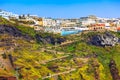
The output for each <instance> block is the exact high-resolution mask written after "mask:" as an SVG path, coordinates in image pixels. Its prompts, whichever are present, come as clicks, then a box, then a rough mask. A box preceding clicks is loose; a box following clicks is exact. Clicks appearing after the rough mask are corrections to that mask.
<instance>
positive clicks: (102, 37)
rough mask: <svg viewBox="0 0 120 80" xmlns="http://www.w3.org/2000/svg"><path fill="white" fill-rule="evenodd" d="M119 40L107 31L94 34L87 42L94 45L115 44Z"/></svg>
mask: <svg viewBox="0 0 120 80" xmlns="http://www.w3.org/2000/svg"><path fill="white" fill-rule="evenodd" d="M118 42H119V38H118V37H116V36H114V35H112V34H111V33H109V32H106V33H104V34H99V35H94V36H92V37H91V38H90V40H89V43H90V44H92V45H96V46H115V44H117V43H118Z"/></svg>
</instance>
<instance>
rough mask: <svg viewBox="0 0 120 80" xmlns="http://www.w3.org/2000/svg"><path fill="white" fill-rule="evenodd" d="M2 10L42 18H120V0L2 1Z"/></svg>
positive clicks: (0, 1) (0, 4)
mask: <svg viewBox="0 0 120 80" xmlns="http://www.w3.org/2000/svg"><path fill="white" fill-rule="evenodd" d="M0 9H3V10H6V11H10V12H13V13H16V14H28V13H29V14H36V15H39V16H40V17H53V18H79V17H82V16H88V15H96V16H99V17H120V0H0Z"/></svg>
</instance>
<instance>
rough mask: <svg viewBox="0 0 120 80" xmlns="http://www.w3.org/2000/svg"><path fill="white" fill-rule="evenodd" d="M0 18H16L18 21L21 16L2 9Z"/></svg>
mask: <svg viewBox="0 0 120 80" xmlns="http://www.w3.org/2000/svg"><path fill="white" fill-rule="evenodd" d="M0 16H2V17H3V18H5V19H8V20H9V18H10V17H12V18H16V19H18V18H19V15H17V14H13V13H12V12H7V11H4V10H1V9H0Z"/></svg>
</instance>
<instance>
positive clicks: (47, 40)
mask: <svg viewBox="0 0 120 80" xmlns="http://www.w3.org/2000/svg"><path fill="white" fill-rule="evenodd" d="M35 38H36V40H37V42H42V43H45V44H47V43H49V44H53V45H55V44H56V43H57V44H61V43H62V42H64V41H66V39H64V38H54V37H52V36H46V37H42V36H40V35H38V34H36V36H35Z"/></svg>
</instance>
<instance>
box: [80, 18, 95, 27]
mask: <svg viewBox="0 0 120 80" xmlns="http://www.w3.org/2000/svg"><path fill="white" fill-rule="evenodd" d="M81 23H82V26H87V25H90V24H95V23H96V21H95V20H92V19H87V20H83V21H81Z"/></svg>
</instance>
